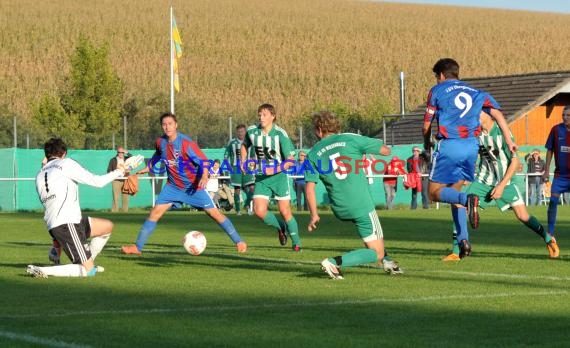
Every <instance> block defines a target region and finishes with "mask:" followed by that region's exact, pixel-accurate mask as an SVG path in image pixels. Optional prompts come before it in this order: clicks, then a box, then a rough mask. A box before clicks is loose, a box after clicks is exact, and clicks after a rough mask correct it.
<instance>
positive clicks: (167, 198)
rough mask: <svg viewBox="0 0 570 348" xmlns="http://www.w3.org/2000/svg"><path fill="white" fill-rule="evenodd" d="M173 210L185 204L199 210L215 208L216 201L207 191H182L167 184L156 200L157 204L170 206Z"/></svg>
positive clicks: (188, 189)
mask: <svg viewBox="0 0 570 348" xmlns="http://www.w3.org/2000/svg"><path fill="white" fill-rule="evenodd" d="M170 203H172V208H173V209H178V208H180V207H181V206H182V204H183V203H185V204H188V205H190V206H192V207H194V208H198V209H210V208H215V207H216V206H215V204H214V201H212V198H211V197H210V195H209V194H208V192H206V191H205V190H196V189H194V188H187V189H181V188H178V187H176V186H173V185H170V184H166V185H164V187H163V188H162V191H160V194H159V195H158V197H157V198H156V204H170Z"/></svg>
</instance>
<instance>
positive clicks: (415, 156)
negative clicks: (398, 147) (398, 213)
mask: <svg viewBox="0 0 570 348" xmlns="http://www.w3.org/2000/svg"><path fill="white" fill-rule="evenodd" d="M429 162H430V158H429V156H428V154H427V153H426V152H425V151H423V152H422V151H421V150H420V148H419V147H417V146H414V148H413V149H412V156H410V157H408V160H407V161H406V169H407V170H408V173H418V174H420V175H421V174H429ZM421 181H422V183H421V188H422V189H421V195H422V207H423V208H424V209H428V208H429V198H428V185H429V177H428V176H427V175H426V176H422V177H421ZM417 197H418V190H417V189H416V188H412V203H411V205H410V208H411V209H416V208H417V207H418V198H417Z"/></svg>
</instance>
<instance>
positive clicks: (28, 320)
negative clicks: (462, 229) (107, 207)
mask: <svg viewBox="0 0 570 348" xmlns="http://www.w3.org/2000/svg"><path fill="white" fill-rule="evenodd" d="M530 212H531V213H533V214H534V215H535V216H537V217H538V218H539V220H540V221H542V222H543V223H544V224H546V208H545V207H536V208H530ZM569 213H570V209H569V208H568V207H566V206H564V207H560V208H559V212H558V217H559V218H558V224H557V230H558V231H560V232H559V233H557V236H558V242H559V244H560V247H561V258H560V259H558V260H550V259H548V257H547V255H548V253H547V250H546V247H545V245H544V242H543V241H542V240H541V239H540V238H539V237H538V236H536V235H535V234H534V233H533V232H531V231H529V230H528V229H527V228H526V227H524V226H523V225H522V224H520V223H518V222H517V221H515V217H514V215H513V214H512V213H504V214H501V213H499V212H498V211H497V210H496V209H489V210H488V211H485V212H483V213H482V215H481V227H480V228H479V230H477V231H475V232H471V242H472V245H473V256H471V257H469V258H467V259H465V260H463V261H461V262H455V263H444V262H442V261H441V257H442V256H444V255H445V254H446V253H447V251H448V250H449V247H450V238H451V222H450V214H449V210H448V209H441V210H439V211H436V210H416V211H407V210H396V211H381V212H380V217H381V222H382V225H383V229H384V234H385V237H386V246H387V248H388V249H389V252H390V254H391V255H392V256H393V257H394V258H395V259H396V260H398V261H399V262H400V264H401V266H402V268H403V269H404V271H405V274H404V275H403V276H398V277H394V276H389V275H386V274H384V273H383V272H382V271H381V270H380V269H378V268H374V267H356V268H346V269H344V275H345V280H342V281H334V280H332V279H329V278H328V276H327V275H325V274H324V273H323V272H322V271H321V270H320V264H319V263H320V261H321V260H322V259H323V258H325V257H327V256H335V255H339V254H341V253H343V252H346V251H348V250H351V249H355V248H358V247H360V246H361V242H360V240H359V239H358V238H357V236H356V233H355V230H354V228H353V227H352V225H351V224H350V223H341V222H339V221H338V220H336V219H335V218H334V217H333V216H332V215H331V214H330V213H323V214H322V215H321V223H320V225H319V229H318V230H317V231H316V232H314V233H307V232H304V231H305V229H306V224H307V221H308V215H306V214H298V215H297V219H298V221H299V226H300V228H301V231H302V232H303V233H302V237H303V246H304V249H303V252H302V253H294V252H292V251H291V250H290V247H281V246H279V243H278V240H277V233H276V232H275V231H273V230H270V229H268V228H267V227H266V226H265V225H263V223H261V222H260V221H258V220H257V219H256V218H254V217H251V216H241V217H236V216H233V215H229V216H230V217H231V218H232V220H233V222H234V224H235V225H236V228H237V229H238V231H239V232H240V234H241V235H242V237H243V238H244V239H245V240H246V241H247V242H248V244H249V251H248V253H247V254H245V255H238V254H237V252H236V250H235V247H234V246H233V245H232V244H231V242H230V240H229V238H228V237H227V236H226V235H225V234H224V233H223V232H222V231H221V230H220V229H219V228H218V227H217V226H216V225H215V223H213V222H212V221H210V220H209V219H208V218H207V217H206V216H205V215H204V214H203V213H191V212H176V213H168V214H167V215H166V216H165V217H164V218H163V220H162V221H161V222H160V223H159V225H158V228H157V230H156V231H155V233H154V234H153V235H152V236H151V238H150V239H149V243H148V244H147V247H146V248H145V250H144V251H143V256H142V257H136V256H131V255H122V254H121V253H120V250H119V249H120V246H121V245H122V244H125V243H130V242H132V241H133V240H134V238H135V237H136V234H137V231H138V228H139V227H140V225H141V223H142V221H143V220H144V218H145V217H146V213H129V214H110V213H103V212H90V213H89V215H91V216H98V217H107V218H110V219H111V220H113V221H114V222H115V230H114V233H113V236H112V238H111V240H110V242H109V243H108V245H107V247H106V249H105V250H104V251H103V253H102V254H101V255H100V256H99V257H98V259H97V262H96V263H97V264H100V265H102V266H104V267H105V269H106V271H105V273H102V274H98V275H97V276H96V277H94V278H88V279H71V278H55V277H50V278H49V279H33V278H30V277H27V276H25V268H26V265H27V264H30V263H33V264H40V265H41V264H47V251H48V249H49V245H50V239H49V236H48V234H47V232H46V231H45V227H44V225H43V221H42V217H41V215H40V214H34V213H17V214H1V215H0V219H1V221H2V226H3V229H2V232H0V253H1V255H2V261H0V262H1V264H2V266H1V268H0V283H1V284H2V286H1V290H2V296H1V305H2V311H1V314H0V346H10V347H37V346H56V347H80V346H91V347H125V346H138V347H147V346H148V347H150V346H164V347H198V346H208V347H220V346H240V347H267V346H269V345H271V346H274V347H292V346H303V347H330V346H349V347H380V346H381V347H412V346H415V347H417V346H422V347H429V346H432V347H443V346H455V345H462V346H468V347H469V346H472V347H481V346H517V347H521V346H539V345H543V344H545V343H548V344H549V345H550V346H566V345H567V333H566V329H567V327H569V326H570V317H569V316H568V313H569V312H570V301H569V299H570V290H568V289H569V285H570V268H569V267H568V260H569V259H568V256H567V255H568V253H567V252H566V250H567V249H566V245H567V244H568V243H566V242H565V240H566V238H565V231H567V230H569V229H570V217H569V216H570V214H569ZM188 230H200V231H203V232H205V233H206V236H207V238H208V247H207V249H206V251H205V252H204V254H202V255H201V256H198V257H195V256H191V255H189V254H187V253H186V252H185V251H184V250H183V248H182V246H181V243H180V241H181V238H182V236H183V235H184V233H185V232H186V231H188ZM63 259H64V260H65V262H67V259H66V257H64V258H63Z"/></svg>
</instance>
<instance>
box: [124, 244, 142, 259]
mask: <svg viewBox="0 0 570 348" xmlns="http://www.w3.org/2000/svg"><path fill="white" fill-rule="evenodd" d="M121 251H122V252H123V254H127V255H139V256H140V255H142V253H141V251H140V250H139V248H137V246H136V245H135V244H129V245H123V247H122V248H121Z"/></svg>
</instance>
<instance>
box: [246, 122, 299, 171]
mask: <svg viewBox="0 0 570 348" xmlns="http://www.w3.org/2000/svg"><path fill="white" fill-rule="evenodd" d="M243 143H244V144H245V147H246V148H247V149H248V153H249V155H250V156H251V159H255V160H256V161H257V163H258V164H259V163H260V162H263V161H267V162H268V163H271V164H273V163H274V161H275V162H277V164H280V163H281V162H283V161H284V160H286V159H287V158H288V157H289V156H295V147H294V146H293V143H292V142H291V139H289V136H288V135H287V132H286V131H285V130H284V129H283V128H281V127H279V126H277V125H275V124H274V125H273V127H271V130H270V131H269V132H268V133H267V134H264V133H263V130H262V129H261V128H260V127H259V126H257V125H254V126H251V127H249V128H248V129H247V133H246V135H245V139H244V141H243Z"/></svg>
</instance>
